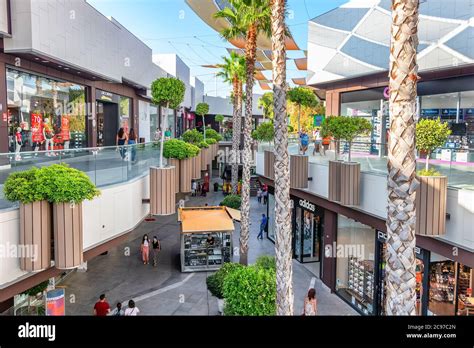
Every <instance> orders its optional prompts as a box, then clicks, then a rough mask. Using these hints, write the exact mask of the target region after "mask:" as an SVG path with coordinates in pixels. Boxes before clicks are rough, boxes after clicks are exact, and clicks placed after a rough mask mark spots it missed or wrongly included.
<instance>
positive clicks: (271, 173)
mask: <svg viewBox="0 0 474 348" xmlns="http://www.w3.org/2000/svg"><path fill="white" fill-rule="evenodd" d="M263 160H264V167H263V175H264V176H266V177H267V178H269V179H272V180H273V179H274V178H275V154H274V153H273V151H264V152H263Z"/></svg>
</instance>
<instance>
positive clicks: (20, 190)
mask: <svg viewBox="0 0 474 348" xmlns="http://www.w3.org/2000/svg"><path fill="white" fill-rule="evenodd" d="M38 171H39V169H38V168H35V167H33V168H31V169H29V170H25V171H22V172H16V173H11V174H10V175H9V176H8V178H7V180H5V184H4V186H3V192H4V193H5V198H6V199H8V200H9V201H11V202H16V201H19V202H21V203H24V204H27V203H31V202H38V201H43V200H46V196H45V195H44V192H42V191H40V190H39V185H37V174H38Z"/></svg>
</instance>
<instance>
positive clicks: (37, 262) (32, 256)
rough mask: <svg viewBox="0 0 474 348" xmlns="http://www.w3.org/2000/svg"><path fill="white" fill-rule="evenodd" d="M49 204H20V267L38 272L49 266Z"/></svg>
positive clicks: (44, 202) (50, 231) (23, 269)
mask: <svg viewBox="0 0 474 348" xmlns="http://www.w3.org/2000/svg"><path fill="white" fill-rule="evenodd" d="M51 236H52V224H51V204H49V202H47V201H40V202H33V203H28V204H20V246H21V251H22V253H21V254H20V255H19V256H21V257H20V268H21V270H22V271H27V272H38V271H42V270H44V269H46V268H49V267H51Z"/></svg>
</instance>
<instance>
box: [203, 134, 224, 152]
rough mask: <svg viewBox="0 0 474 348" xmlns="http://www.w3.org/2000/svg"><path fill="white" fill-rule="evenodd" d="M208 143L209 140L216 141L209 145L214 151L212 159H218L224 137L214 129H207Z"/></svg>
mask: <svg viewBox="0 0 474 348" xmlns="http://www.w3.org/2000/svg"><path fill="white" fill-rule="evenodd" d="M205 139H206V141H207V140H208V139H214V140H215V141H214V142H212V143H208V144H210V145H212V146H211V148H212V149H213V150H212V154H213V155H212V158H214V157H216V156H217V151H218V150H219V141H221V140H222V135H220V134H219V133H217V132H216V131H215V130H214V129H212V128H210V129H206V138H205Z"/></svg>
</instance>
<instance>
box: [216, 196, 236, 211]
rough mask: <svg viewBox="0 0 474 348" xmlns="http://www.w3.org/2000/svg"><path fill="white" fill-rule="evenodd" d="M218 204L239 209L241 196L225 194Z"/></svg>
mask: <svg viewBox="0 0 474 348" xmlns="http://www.w3.org/2000/svg"><path fill="white" fill-rule="evenodd" d="M219 205H220V206H224V207H229V208H232V209H237V210H239V209H240V206H241V205H242V198H241V197H240V196H239V195H227V196H226V197H225V198H224V200H223V201H222V202H221V203H220V204H219Z"/></svg>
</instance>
